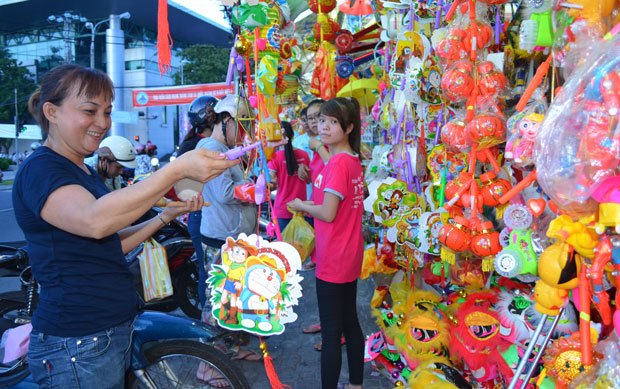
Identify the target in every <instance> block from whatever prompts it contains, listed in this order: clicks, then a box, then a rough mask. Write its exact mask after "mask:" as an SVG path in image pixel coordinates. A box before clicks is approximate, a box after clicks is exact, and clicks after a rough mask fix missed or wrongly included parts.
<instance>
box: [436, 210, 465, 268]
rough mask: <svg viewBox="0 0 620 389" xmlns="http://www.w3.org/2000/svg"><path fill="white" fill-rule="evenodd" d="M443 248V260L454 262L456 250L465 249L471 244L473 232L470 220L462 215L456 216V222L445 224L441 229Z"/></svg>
mask: <svg viewBox="0 0 620 389" xmlns="http://www.w3.org/2000/svg"><path fill="white" fill-rule="evenodd" d="M439 241H440V242H441V244H442V245H443V247H442V248H441V260H442V261H447V262H448V263H450V264H454V263H455V261H456V255H455V251H465V250H467V249H468V248H469V246H470V244H471V232H470V231H469V221H468V220H467V219H465V218H464V217H462V216H455V217H454V222H452V223H449V224H444V225H443V227H441V230H440V231H439Z"/></svg>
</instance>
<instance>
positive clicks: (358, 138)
mask: <svg viewBox="0 0 620 389" xmlns="http://www.w3.org/2000/svg"><path fill="white" fill-rule="evenodd" d="M321 115H325V116H331V117H334V118H336V119H338V122H340V126H341V127H342V130H343V131H346V129H347V127H349V125H351V124H353V131H351V133H350V134H349V145H350V146H351V148H352V149H353V151H355V153H356V154H357V155H359V156H360V158H361V154H360V148H361V142H362V118H361V116H360V104H359V102H358V101H357V99H355V98H345V97H334V98H333V99H330V100H328V101H327V102H326V103H325V104H323V105H322V106H321Z"/></svg>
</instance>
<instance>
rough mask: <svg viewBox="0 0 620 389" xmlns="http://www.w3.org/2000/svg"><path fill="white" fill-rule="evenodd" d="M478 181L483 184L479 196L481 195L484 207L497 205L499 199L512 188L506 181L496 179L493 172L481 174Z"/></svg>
mask: <svg viewBox="0 0 620 389" xmlns="http://www.w3.org/2000/svg"><path fill="white" fill-rule="evenodd" d="M480 180H481V181H482V184H483V186H482V189H480V195H482V200H483V201H484V205H487V206H489V207H495V206H497V205H499V199H500V198H501V197H502V196H503V195H505V194H506V193H508V191H509V190H510V189H511V188H512V186H511V185H510V183H509V182H508V181H507V180H504V179H503V178H497V177H496V175H495V172H494V171H490V172H487V173H484V174H482V175H481V176H480Z"/></svg>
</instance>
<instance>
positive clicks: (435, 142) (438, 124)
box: [433, 104, 443, 146]
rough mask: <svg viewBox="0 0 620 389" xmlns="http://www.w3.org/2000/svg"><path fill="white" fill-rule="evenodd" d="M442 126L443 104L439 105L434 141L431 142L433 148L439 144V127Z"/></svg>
mask: <svg viewBox="0 0 620 389" xmlns="http://www.w3.org/2000/svg"><path fill="white" fill-rule="evenodd" d="M442 124H443V104H442V105H441V110H440V111H439V116H437V129H436V130H435V139H434V142H433V146H437V145H438V144H439V138H440V137H441V125H442Z"/></svg>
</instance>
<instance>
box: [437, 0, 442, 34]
mask: <svg viewBox="0 0 620 389" xmlns="http://www.w3.org/2000/svg"><path fill="white" fill-rule="evenodd" d="M442 12H443V0H439V3H438V4H437V14H436V15H435V29H438V28H439V26H440V25H441V13H442Z"/></svg>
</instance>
